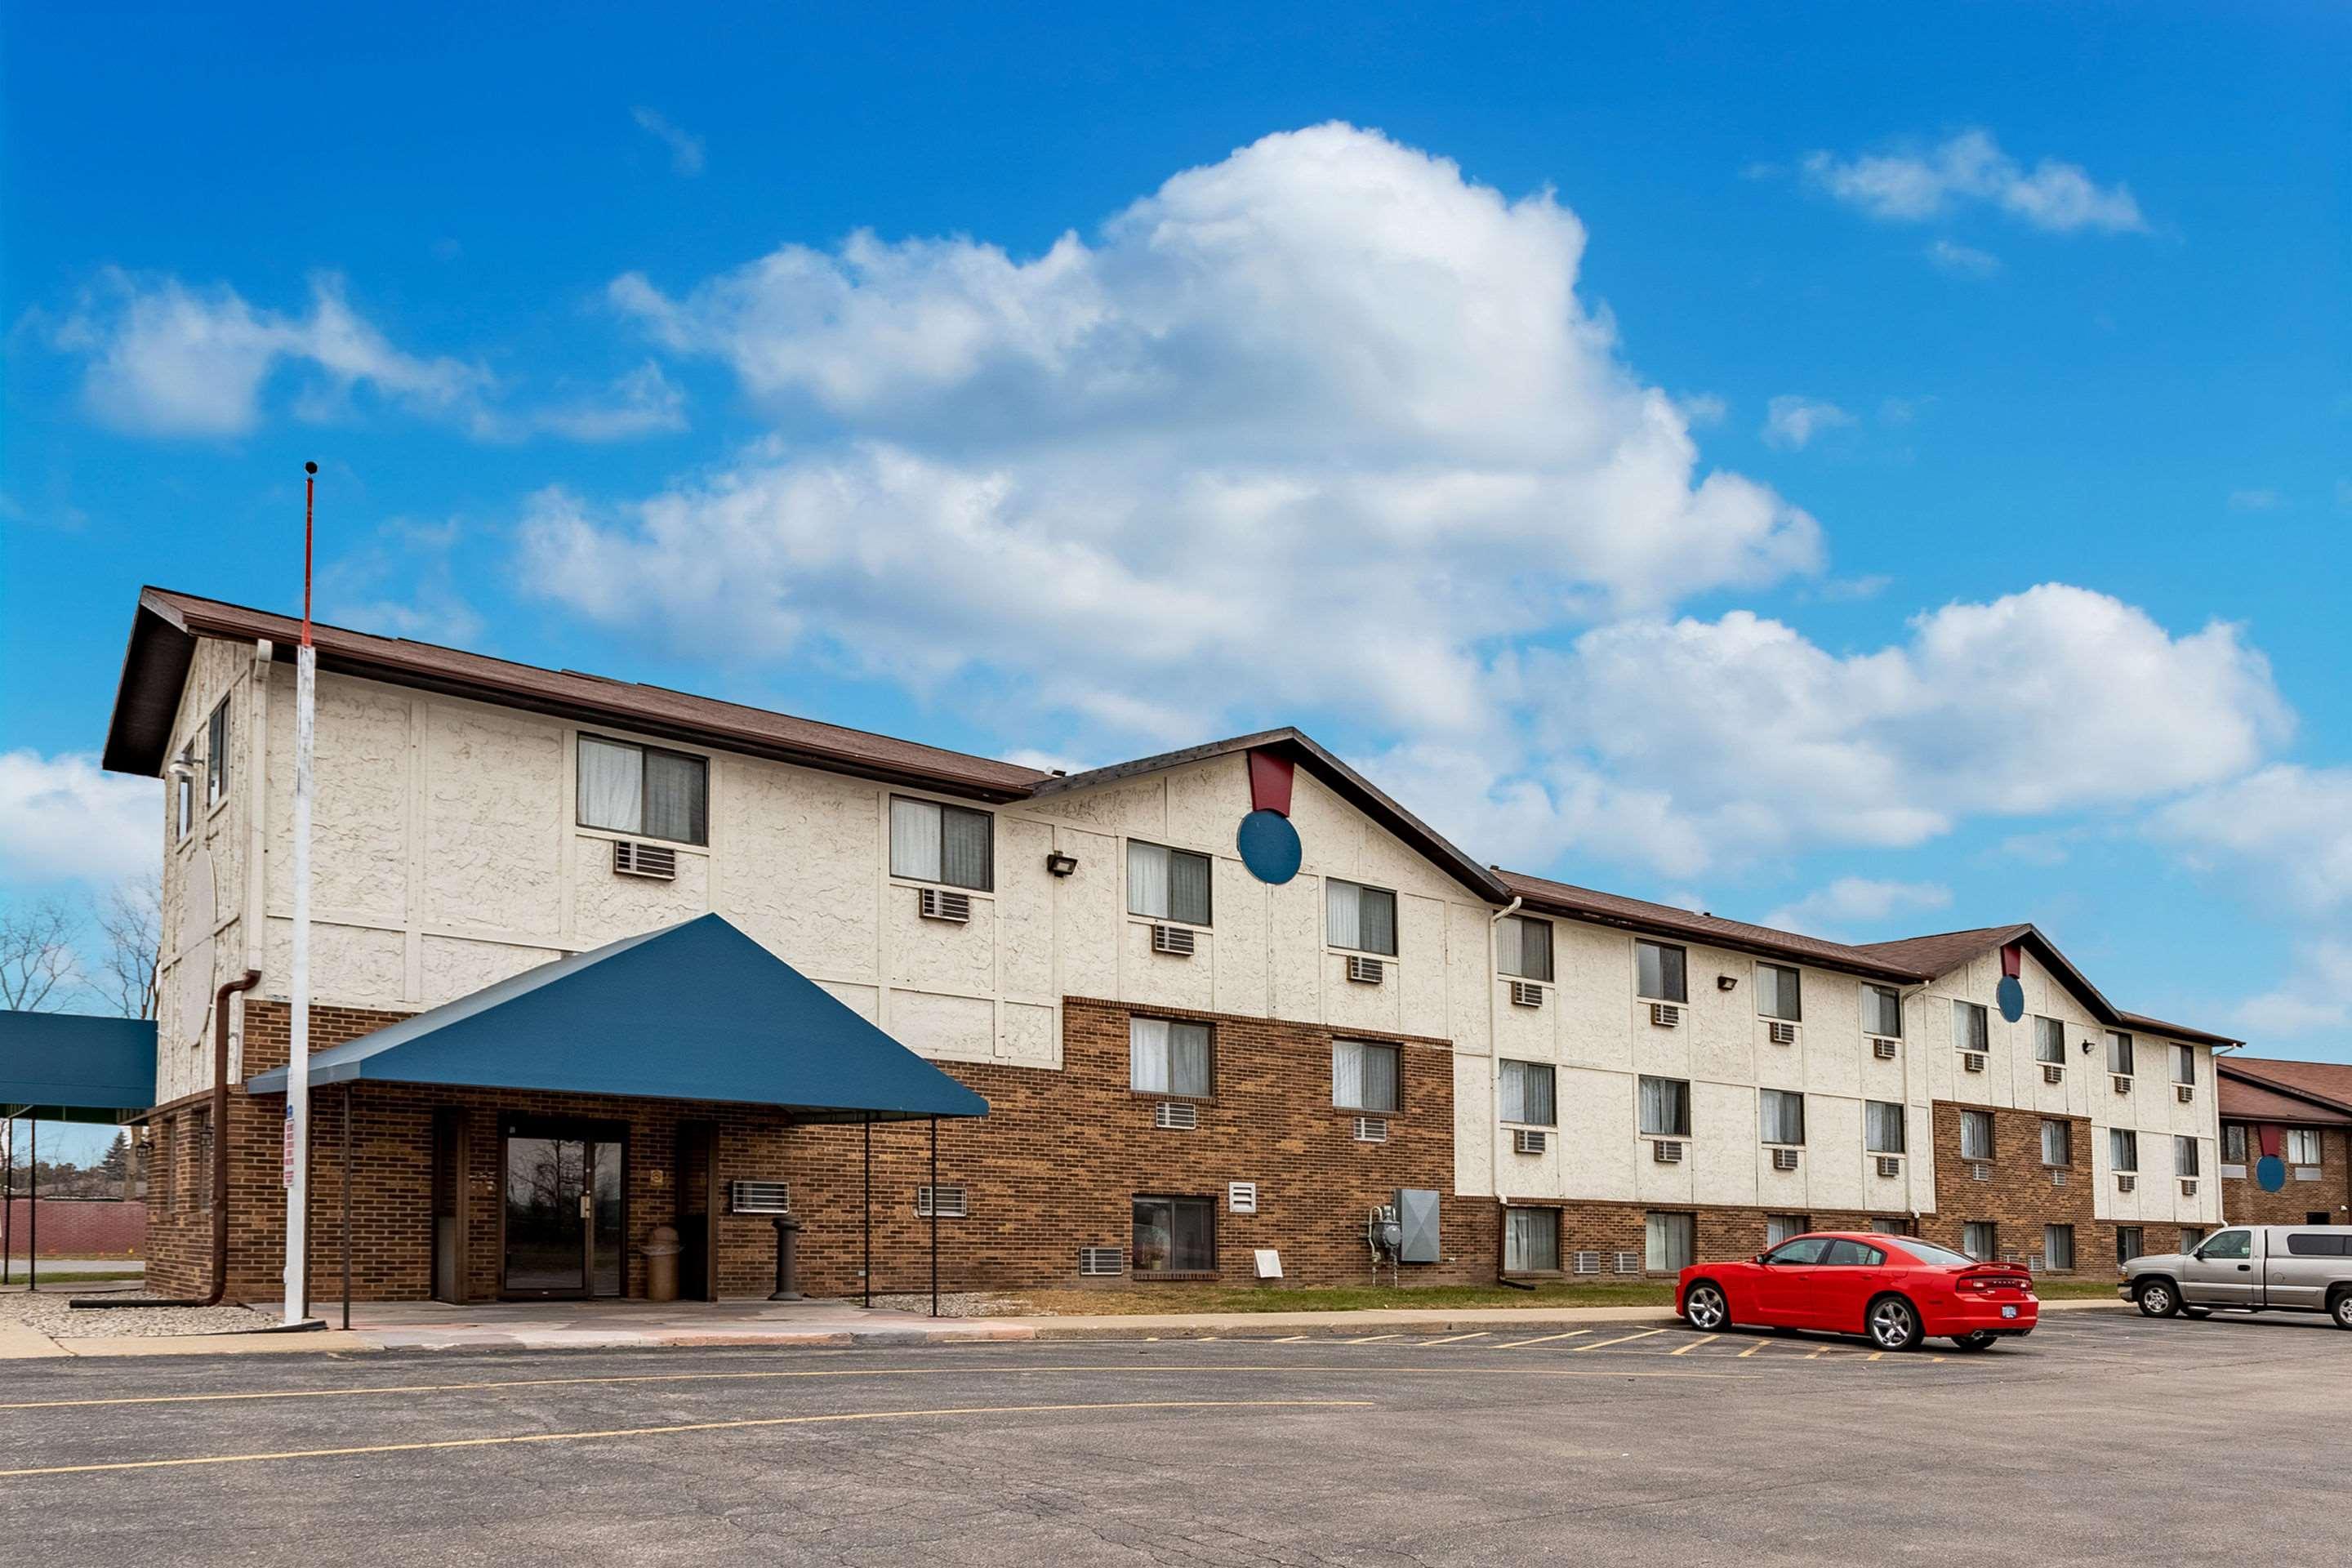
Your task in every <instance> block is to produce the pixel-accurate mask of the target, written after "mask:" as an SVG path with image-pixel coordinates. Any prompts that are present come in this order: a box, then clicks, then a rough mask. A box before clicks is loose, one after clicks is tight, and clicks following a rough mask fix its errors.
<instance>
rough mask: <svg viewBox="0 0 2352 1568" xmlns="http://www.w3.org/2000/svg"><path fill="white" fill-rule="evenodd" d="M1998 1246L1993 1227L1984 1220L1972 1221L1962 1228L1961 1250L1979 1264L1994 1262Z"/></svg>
mask: <svg viewBox="0 0 2352 1568" xmlns="http://www.w3.org/2000/svg"><path fill="white" fill-rule="evenodd" d="M1996 1245H1998V1243H1997V1241H1996V1238H1995V1235H1994V1231H1993V1227H1992V1226H1990V1225H1989V1224H1987V1223H1986V1222H1985V1221H1983V1220H1971V1221H1969V1223H1968V1224H1967V1225H1964V1226H1961V1227H1960V1250H1961V1251H1962V1252H1965V1253H1967V1254H1968V1255H1969V1257H1970V1258H1975V1259H1976V1260H1977V1261H1978V1262H1979V1263H1989V1262H1990V1261H1991V1260H1992V1254H1993V1248H1994V1247H1995V1246H1996Z"/></svg>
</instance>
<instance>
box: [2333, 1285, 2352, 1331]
mask: <svg viewBox="0 0 2352 1568" xmlns="http://www.w3.org/2000/svg"><path fill="white" fill-rule="evenodd" d="M2327 1315H2328V1316H2329V1317H2331V1318H2333V1319H2335V1320H2336V1327H2337V1328H2339V1329H2352V1290H2338V1291H2336V1295H2335V1298H2334V1299H2333V1300H2330V1301H2329V1302H2328V1303H2327Z"/></svg>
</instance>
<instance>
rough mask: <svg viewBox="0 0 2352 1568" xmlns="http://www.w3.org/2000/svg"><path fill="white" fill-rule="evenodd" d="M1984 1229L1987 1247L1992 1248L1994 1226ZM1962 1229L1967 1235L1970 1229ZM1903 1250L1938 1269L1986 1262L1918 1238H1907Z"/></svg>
mask: <svg viewBox="0 0 2352 1568" xmlns="http://www.w3.org/2000/svg"><path fill="white" fill-rule="evenodd" d="M1983 1228H1984V1233H1985V1246H1986V1247H1991V1246H1992V1226H1984V1227H1983ZM1961 1229H1962V1233H1963V1234H1966V1231H1967V1229H1968V1227H1967V1226H1962V1227H1961ZM1903 1250H1904V1251H1906V1252H1907V1253H1909V1254H1910V1255H1911V1256H1912V1257H1913V1258H1915V1259H1916V1260H1917V1261H1919V1262H1921V1263H1925V1264H1927V1265H1929V1266H1930V1267H1932V1268H1959V1267H1960V1266H1962V1265H1963V1264H1969V1263H1981V1262H1983V1261H1984V1259H1983V1258H1979V1257H1977V1256H1976V1255H1975V1254H1974V1253H1971V1252H1966V1251H1962V1252H1954V1251H1953V1250H1952V1249H1951V1248H1950V1247H1938V1246H1937V1245H1936V1244H1935V1243H1934V1242H1932V1241H1921V1240H1920V1239H1919V1238H1918V1237H1906V1238H1905V1240H1904V1243H1903ZM1988 1256H1990V1254H1988Z"/></svg>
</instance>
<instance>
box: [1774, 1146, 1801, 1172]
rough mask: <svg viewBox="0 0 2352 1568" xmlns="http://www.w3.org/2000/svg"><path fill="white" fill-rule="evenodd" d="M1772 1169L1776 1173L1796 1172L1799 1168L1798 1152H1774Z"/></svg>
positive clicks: (1783, 1150) (1790, 1150)
mask: <svg viewBox="0 0 2352 1568" xmlns="http://www.w3.org/2000/svg"><path fill="white" fill-rule="evenodd" d="M1772 1168H1773V1169H1774V1170H1776V1171H1793V1170H1795V1169H1796V1168H1797V1151H1796V1150H1794V1149H1775V1150H1773V1151H1772Z"/></svg>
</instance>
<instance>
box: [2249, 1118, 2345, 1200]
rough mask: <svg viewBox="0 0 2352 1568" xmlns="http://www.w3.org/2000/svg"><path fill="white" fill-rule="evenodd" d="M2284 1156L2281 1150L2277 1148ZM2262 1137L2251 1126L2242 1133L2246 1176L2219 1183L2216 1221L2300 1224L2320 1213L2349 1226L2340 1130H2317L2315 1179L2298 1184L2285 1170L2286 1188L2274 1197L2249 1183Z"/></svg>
mask: <svg viewBox="0 0 2352 1568" xmlns="http://www.w3.org/2000/svg"><path fill="white" fill-rule="evenodd" d="M2280 1148H2281V1150H2282V1152H2284V1148H2285V1145H2284V1142H2282V1143H2281V1145H2280ZM2262 1152H2263V1146H2262V1137H2261V1133H2260V1131H2258V1129H2257V1127H2256V1126H2255V1125H2253V1124H2251V1123H2250V1124H2248V1126H2247V1128H2246V1173H2245V1175H2244V1176H2242V1177H2239V1176H2231V1177H2227V1178H2225V1179H2223V1181H2222V1183H2221V1217H2222V1218H2223V1219H2225V1220H2227V1221H2229V1222H2230V1223H2231V1225H2303V1224H2305V1223H2306V1222H2307V1220H2308V1218H2309V1216H2310V1215H2315V1214H2320V1213H2323V1212H2326V1213H2330V1214H2333V1215H2334V1216H2335V1218H2334V1219H2333V1220H2332V1221H2331V1222H2330V1223H2332V1224H2336V1225H2347V1224H2352V1209H2347V1206H2346V1205H2352V1134H2347V1133H2346V1131H2344V1129H2342V1128H2340V1127H2323V1128H2321V1129H2320V1131H2319V1178H2320V1179H2319V1180H2318V1181H2315V1182H2298V1181H2296V1180H2295V1179H2294V1165H2293V1164H2292V1163H2290V1164H2289V1165H2288V1167H2287V1179H2286V1186H2285V1187H2284V1189H2283V1190H2281V1191H2279V1192H2275V1193H2266V1192H2264V1191H2263V1189H2262V1188H2261V1186H2260V1185H2258V1184H2256V1183H2255V1181H2254V1162H2255V1161H2257V1160H2259V1159H2261V1158H2262Z"/></svg>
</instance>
